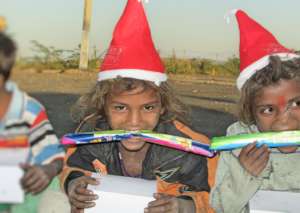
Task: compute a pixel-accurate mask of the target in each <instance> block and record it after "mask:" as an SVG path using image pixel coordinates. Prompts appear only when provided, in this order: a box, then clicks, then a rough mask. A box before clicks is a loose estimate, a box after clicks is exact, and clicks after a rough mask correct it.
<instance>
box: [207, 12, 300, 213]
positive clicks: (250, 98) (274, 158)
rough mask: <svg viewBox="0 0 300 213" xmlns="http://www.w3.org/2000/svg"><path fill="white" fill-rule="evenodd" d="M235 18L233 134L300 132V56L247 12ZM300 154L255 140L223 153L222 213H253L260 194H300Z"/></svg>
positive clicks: (219, 179)
mask: <svg viewBox="0 0 300 213" xmlns="http://www.w3.org/2000/svg"><path fill="white" fill-rule="evenodd" d="M235 15H236V18H237V21H238V24H239V29H240V71H241V73H240V75H239V77H238V79H237V86H238V89H239V90H240V92H241V97H240V103H239V118H240V121H238V122H236V123H234V124H232V125H231V126H230V127H229V128H228V129H227V135H239V134H245V133H255V132H266V131H268V132H269V131H285V130H300V56H299V55H297V54H295V53H294V52H293V51H291V50H289V49H287V48H285V47H283V46H282V45H281V44H280V43H279V42H278V41H277V40H276V38H275V37H274V36H273V35H272V34H271V33H270V32H269V31H267V30H266V29H265V28H264V27H262V26H261V25H260V24H258V23H257V22H256V21H254V20H253V19H251V18H250V17H249V16H248V15H247V14H246V13H245V12H243V11H242V10H236V11H235ZM253 142H254V141H253ZM296 151H297V147H284V148H278V149H276V148H274V149H270V148H268V147H266V146H261V147H257V146H256V144H255V142H254V143H252V144H249V145H248V146H246V147H244V148H242V149H239V150H233V151H225V152H222V153H221V156H220V159H219V162H218V169H217V176H216V185H215V186H214V188H213V191H212V194H211V203H212V206H213V207H214V208H215V210H216V212H228V213H232V212H239V213H240V212H242V213H245V212H249V201H250V200H251V198H252V197H253V196H254V195H255V194H256V193H257V192H258V190H278V191H298V192H299V191H300V185H299V179H300V164H299V162H300V155H299V153H295V152H296ZM274 202H275V201H274ZM250 208H251V206H250Z"/></svg>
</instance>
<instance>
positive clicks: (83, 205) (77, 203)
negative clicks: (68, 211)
mask: <svg viewBox="0 0 300 213" xmlns="http://www.w3.org/2000/svg"><path fill="white" fill-rule="evenodd" d="M70 203H71V204H72V205H73V206H75V207H76V208H77V209H86V208H91V207H94V206H95V205H96V203H95V202H81V201H78V200H76V199H75V198H71V199H70Z"/></svg>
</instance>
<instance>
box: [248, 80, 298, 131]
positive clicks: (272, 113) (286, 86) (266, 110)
mask: <svg viewBox="0 0 300 213" xmlns="http://www.w3.org/2000/svg"><path fill="white" fill-rule="evenodd" d="M254 114H255V118H256V124H257V126H258V128H259V130H260V131H284V130H299V129H300V84H299V81H295V80H280V81H279V83H278V84H275V85H270V86H267V87H265V88H263V89H262V90H261V92H260V94H259V95H258V96H257V97H256V98H255V106H254Z"/></svg>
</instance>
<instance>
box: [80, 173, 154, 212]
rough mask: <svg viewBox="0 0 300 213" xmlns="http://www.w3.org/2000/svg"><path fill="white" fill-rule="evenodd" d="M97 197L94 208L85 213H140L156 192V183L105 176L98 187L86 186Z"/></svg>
mask: <svg viewBox="0 0 300 213" xmlns="http://www.w3.org/2000/svg"><path fill="white" fill-rule="evenodd" d="M88 189H91V190H93V191H94V193H95V194H97V195H98V196H99V199H98V200H97V201H96V206H95V207H93V208H90V209H86V210H85V211H84V212H85V213H98V212H110V213H120V212H130V213H141V212H144V208H146V207H147V205H148V203H149V202H150V201H152V200H154V198H153V193H155V192H156V181H149V180H144V179H141V178H130V177H123V176H113V175H106V176H101V177H100V185H98V186H91V185H90V186H88Z"/></svg>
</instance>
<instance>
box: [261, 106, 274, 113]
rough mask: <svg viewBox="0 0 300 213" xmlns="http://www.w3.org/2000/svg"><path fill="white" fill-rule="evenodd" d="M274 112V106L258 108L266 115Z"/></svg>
mask: <svg viewBox="0 0 300 213" xmlns="http://www.w3.org/2000/svg"><path fill="white" fill-rule="evenodd" d="M273 112H274V108H273V107H266V108H262V109H261V110H260V113H261V114H266V115H271V114H272V113H273Z"/></svg>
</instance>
